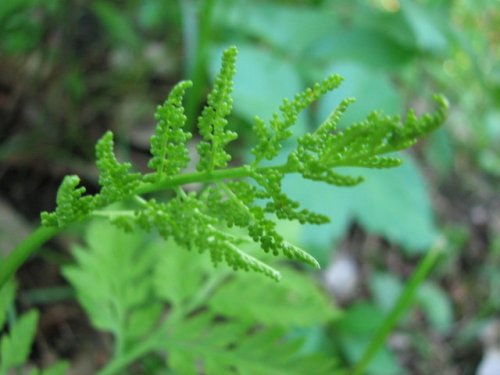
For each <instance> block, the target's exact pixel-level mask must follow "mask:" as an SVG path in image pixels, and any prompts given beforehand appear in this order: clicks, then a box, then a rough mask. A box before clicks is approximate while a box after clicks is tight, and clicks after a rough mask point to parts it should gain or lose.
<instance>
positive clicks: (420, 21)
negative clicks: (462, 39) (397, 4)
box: [401, 0, 448, 53]
mask: <svg viewBox="0 0 500 375" xmlns="http://www.w3.org/2000/svg"><path fill="white" fill-rule="evenodd" d="M401 10H402V12H403V15H404V16H405V18H406V19H407V21H408V24H409V25H410V27H411V28H412V30H413V33H414V36H415V39H416V43H417V45H418V46H419V47H420V48H421V49H422V50H425V51H429V52H434V53H436V52H443V51H444V50H445V49H446V48H447V47H448V42H447V40H446V37H445V35H444V34H443V33H442V31H441V29H440V27H439V24H438V21H437V20H435V19H434V15H433V14H432V13H431V12H430V11H428V10H427V8H424V6H422V5H420V4H418V3H417V2H416V1H413V0H402V1H401Z"/></svg>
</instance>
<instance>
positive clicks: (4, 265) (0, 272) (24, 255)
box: [0, 227, 65, 288]
mask: <svg viewBox="0 0 500 375" xmlns="http://www.w3.org/2000/svg"><path fill="white" fill-rule="evenodd" d="M63 229H65V228H47V227H39V228H38V229H36V230H35V231H34V232H32V233H31V234H30V235H29V236H28V237H27V238H26V239H24V240H23V241H22V242H21V243H20V244H19V245H18V246H17V247H16V248H14V250H13V251H12V252H11V253H10V254H9V255H8V256H7V258H6V259H4V260H2V262H1V263H0V288H1V287H3V286H4V284H5V283H6V282H7V281H8V280H9V279H10V278H11V277H12V275H14V273H15V272H16V271H17V270H18V269H19V267H21V266H22V264H23V263H24V262H25V261H26V259H28V258H29V257H30V256H31V255H32V254H33V253H34V252H35V250H36V249H38V248H39V247H40V246H42V245H43V244H44V243H45V242H47V241H48V240H50V239H51V238H52V237H54V236H55V235H56V234H58V233H59V232H61V231H62V230H63Z"/></svg>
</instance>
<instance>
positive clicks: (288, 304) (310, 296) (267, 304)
mask: <svg viewBox="0 0 500 375" xmlns="http://www.w3.org/2000/svg"><path fill="white" fill-rule="evenodd" d="M281 272H282V274H283V275H284V277H283V279H282V281H281V282H279V283H273V282H272V280H269V279H267V278H263V277H261V278H256V277H254V276H253V275H251V274H240V275H238V277H236V278H234V279H233V280H232V281H231V282H230V283H226V284H223V285H221V287H220V288H219V289H218V290H217V291H216V292H215V293H214V295H213V297H212V298H211V299H210V301H209V306H210V309H211V310H212V311H213V312H215V313H216V314H218V315H219V314H220V315H224V316H227V317H231V318H238V319H241V320H246V321H247V322H248V323H252V322H256V321H257V322H259V323H261V324H265V325H269V326H277V327H283V328H286V327H308V326H310V325H311V323H312V322H314V323H315V324H323V323H326V322H328V321H331V320H332V319H335V318H337V317H338V313H337V311H336V310H335V309H334V307H333V306H332V303H331V299H330V298H329V297H327V296H326V295H323V294H320V293H318V286H317V285H315V284H314V282H312V281H311V279H310V277H308V276H306V275H303V274H301V273H298V272H293V271H290V270H289V269H286V268H282V269H281ZM263 290H266V293H262V291H263ZM242 291H244V292H242ZM242 293H244V296H245V298H244V299H242V298H241V296H242ZM234 301H238V303H234ZM253 301H255V302H257V301H258V303H255V304H254V303H253ZM276 301H282V302H281V303H276Z"/></svg>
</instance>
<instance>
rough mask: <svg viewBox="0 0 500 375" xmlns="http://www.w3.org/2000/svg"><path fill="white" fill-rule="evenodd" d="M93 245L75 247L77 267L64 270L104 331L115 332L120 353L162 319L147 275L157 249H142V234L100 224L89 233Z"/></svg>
mask: <svg viewBox="0 0 500 375" xmlns="http://www.w3.org/2000/svg"><path fill="white" fill-rule="evenodd" d="M86 238H87V243H88V246H89V248H88V249H85V248H80V247H76V248H75V249H74V250H73V255H74V257H75V259H76V262H77V265H75V266H67V267H65V268H64V269H63V274H64V276H65V277H66V278H67V279H68V280H69V281H70V282H71V284H72V285H73V287H74V288H75V289H76V292H77V296H78V300H79V301H80V303H81V304H82V306H83V307H84V308H85V310H86V311H87V313H88V316H89V317H90V320H91V321H92V323H93V324H94V326H95V327H97V328H99V329H100V330H103V331H107V332H111V333H112V334H113V336H114V338H115V344H116V351H117V353H120V354H121V353H123V352H124V351H125V350H127V348H128V347H129V345H131V344H132V343H134V342H136V341H138V340H141V339H142V336H144V335H145V334H146V333H148V332H149V330H151V328H152V325H153V324H154V323H155V319H157V318H158V314H159V312H160V311H159V309H158V307H159V306H158V304H156V305H155V304H151V303H149V301H150V298H151V295H152V293H153V291H152V286H151V285H150V284H151V283H150V281H149V279H148V276H149V274H150V272H151V268H152V266H153V264H154V253H153V252H152V251H149V252H145V251H142V245H144V244H143V243H142V242H143V240H141V237H140V236H136V235H131V234H124V233H122V232H120V231H117V230H110V228H109V225H106V224H104V225H101V224H100V223H96V224H95V225H91V226H90V228H89V231H88V232H87V237H86Z"/></svg>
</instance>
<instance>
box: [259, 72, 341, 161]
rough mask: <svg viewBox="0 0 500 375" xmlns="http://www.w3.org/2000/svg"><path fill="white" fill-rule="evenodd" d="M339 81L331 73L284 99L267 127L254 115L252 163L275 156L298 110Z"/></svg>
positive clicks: (332, 87) (288, 133) (333, 87)
mask: <svg viewBox="0 0 500 375" xmlns="http://www.w3.org/2000/svg"><path fill="white" fill-rule="evenodd" d="M341 82H342V77H340V76H339V75H331V76H329V77H328V78H326V79H325V80H323V81H322V82H321V83H316V84H315V85H314V86H313V87H309V88H307V89H306V90H305V91H303V92H301V93H299V94H297V95H295V97H294V99H293V100H292V101H290V100H288V99H284V100H283V103H282V104H281V106H280V108H279V109H280V112H279V113H278V112H276V113H274V114H273V116H272V119H271V121H270V124H269V128H268V127H267V126H266V124H265V123H264V121H263V120H262V119H260V118H259V117H256V118H255V124H254V131H255V134H256V135H257V137H258V143H257V145H256V146H255V147H254V148H253V149H252V151H251V152H252V154H253V155H254V156H255V161H254V162H253V165H257V164H258V163H259V162H260V161H261V160H263V159H268V160H271V159H273V158H274V157H275V156H277V155H278V153H279V152H280V150H281V146H282V143H283V141H285V140H287V139H288V138H290V137H291V136H292V134H293V132H292V130H291V129H290V128H291V126H292V125H294V124H295V123H296V122H297V118H298V116H299V114H300V112H302V111H303V110H304V109H306V108H307V107H309V106H310V105H311V103H313V102H314V101H316V100H318V99H319V98H320V97H322V96H323V95H325V94H326V93H327V92H329V91H332V90H333V89H335V88H337V87H338V86H339V85H340V84H341Z"/></svg>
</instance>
